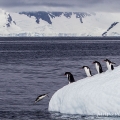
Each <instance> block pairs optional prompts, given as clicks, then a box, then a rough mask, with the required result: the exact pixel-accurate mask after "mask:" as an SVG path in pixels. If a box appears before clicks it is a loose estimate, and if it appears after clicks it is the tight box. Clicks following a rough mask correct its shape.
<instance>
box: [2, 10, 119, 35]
mask: <svg viewBox="0 0 120 120" xmlns="http://www.w3.org/2000/svg"><path fill="white" fill-rule="evenodd" d="M119 22H120V13H100V12H97V13H89V12H20V13H13V12H10V13H8V12H6V11H5V10H2V9H0V36H120V24H119Z"/></svg>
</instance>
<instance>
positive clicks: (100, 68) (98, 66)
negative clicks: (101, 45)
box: [93, 61, 103, 74]
mask: <svg viewBox="0 0 120 120" xmlns="http://www.w3.org/2000/svg"><path fill="white" fill-rule="evenodd" d="M93 64H95V67H96V70H97V72H98V74H100V73H102V72H103V70H102V66H101V64H100V63H99V62H98V61H94V62H93Z"/></svg>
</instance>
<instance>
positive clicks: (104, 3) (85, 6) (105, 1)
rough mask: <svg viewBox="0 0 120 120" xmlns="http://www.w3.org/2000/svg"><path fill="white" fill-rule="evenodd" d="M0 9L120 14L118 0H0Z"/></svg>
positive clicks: (119, 2)
mask: <svg viewBox="0 0 120 120" xmlns="http://www.w3.org/2000/svg"><path fill="white" fill-rule="evenodd" d="M0 7H1V8H3V9H5V10H8V11H13V12H20V11H66V12H67V11H71V12H74V11H76V12H89V11H91V12H92V11H93V12H120V0H0Z"/></svg>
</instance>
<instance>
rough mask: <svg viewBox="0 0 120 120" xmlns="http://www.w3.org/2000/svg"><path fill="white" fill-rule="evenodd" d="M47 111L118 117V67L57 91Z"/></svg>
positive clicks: (119, 85)
mask: <svg viewBox="0 0 120 120" xmlns="http://www.w3.org/2000/svg"><path fill="white" fill-rule="evenodd" d="M48 110H49V111H55V112H60V113H65V114H80V115H103V116H108V115H110V116H111V115H119V116H120V66H118V67H115V69H114V70H113V71H109V70H107V71H106V72H103V73H102V74H96V75H94V76H92V77H86V78H84V79H81V80H77V81H76V82H74V83H71V84H68V85H66V86H64V87H63V88H61V89H59V90H58V91H56V92H55V93H54V95H53V96H52V98H51V99H50V101H49V107H48Z"/></svg>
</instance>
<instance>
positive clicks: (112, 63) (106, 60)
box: [104, 59, 116, 65]
mask: <svg viewBox="0 0 120 120" xmlns="http://www.w3.org/2000/svg"><path fill="white" fill-rule="evenodd" d="M104 61H105V62H108V63H109V64H111V65H114V64H116V63H114V62H111V61H110V60H108V59H105V60H104Z"/></svg>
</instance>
